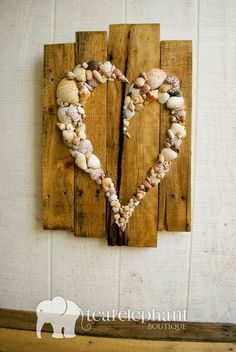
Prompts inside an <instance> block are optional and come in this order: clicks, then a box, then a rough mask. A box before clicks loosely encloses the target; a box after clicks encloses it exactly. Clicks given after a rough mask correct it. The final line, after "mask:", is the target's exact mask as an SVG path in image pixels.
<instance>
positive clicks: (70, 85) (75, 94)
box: [57, 78, 79, 105]
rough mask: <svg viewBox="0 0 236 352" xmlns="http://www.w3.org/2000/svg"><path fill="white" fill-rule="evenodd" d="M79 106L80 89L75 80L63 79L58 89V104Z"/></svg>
mask: <svg viewBox="0 0 236 352" xmlns="http://www.w3.org/2000/svg"><path fill="white" fill-rule="evenodd" d="M62 103H68V104H78V103H79V89H78V87H77V84H76V82H75V81H74V80H71V79H68V78H63V79H62V80H61V82H60V83H59V84H58V87H57V104H58V105H60V104H62Z"/></svg>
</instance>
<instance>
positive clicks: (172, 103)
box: [166, 97, 184, 109]
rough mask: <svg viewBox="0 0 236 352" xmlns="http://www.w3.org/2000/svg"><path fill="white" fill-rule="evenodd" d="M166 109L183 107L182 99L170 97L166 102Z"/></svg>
mask: <svg viewBox="0 0 236 352" xmlns="http://www.w3.org/2000/svg"><path fill="white" fill-rule="evenodd" d="M166 105H167V108H168V109H179V108H181V107H182V106H184V98H183V97H170V99H169V100H168V101H167V104H166Z"/></svg>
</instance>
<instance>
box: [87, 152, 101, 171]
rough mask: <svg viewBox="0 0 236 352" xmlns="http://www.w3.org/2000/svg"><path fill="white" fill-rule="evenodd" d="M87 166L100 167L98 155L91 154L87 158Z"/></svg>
mask: <svg viewBox="0 0 236 352" xmlns="http://www.w3.org/2000/svg"><path fill="white" fill-rule="evenodd" d="M88 167H89V168H91V169H100V167H101V163H100V160H99V159H98V157H97V156H96V155H94V154H91V155H90V156H89V158H88Z"/></svg>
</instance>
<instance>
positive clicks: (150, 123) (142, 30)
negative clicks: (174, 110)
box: [108, 24, 160, 247]
mask: <svg viewBox="0 0 236 352" xmlns="http://www.w3.org/2000/svg"><path fill="white" fill-rule="evenodd" d="M117 42H119V46H117ZM109 55H110V57H111V58H112V60H113V62H114V63H115V65H117V66H118V67H120V68H121V69H123V71H124V73H125V74H126V76H127V77H128V79H129V81H130V82H132V81H133V80H134V79H135V78H136V77H137V76H138V75H139V74H140V72H142V71H145V70H148V69H151V68H153V67H159V66H160V26H159V24H139V25H112V26H110V40H109ZM118 89H119V90H117V85H116V86H112V85H111V86H109V90H108V93H109V95H108V96H109V98H108V111H109V112H108V116H111V118H110V119H109V123H110V124H111V126H109V131H110V132H108V140H109V141H110V143H111V144H112V147H113V151H112V152H111V154H110V157H109V160H110V163H109V164H108V166H109V169H110V170H115V171H116V173H115V175H114V176H115V177H117V178H118V179H117V187H118V189H119V196H120V199H121V203H122V204H126V203H127V202H128V199H129V198H130V196H131V195H132V194H133V193H134V192H135V190H136V188H137V186H138V185H139V184H140V182H141V181H142V180H143V179H144V178H145V176H146V173H147V170H148V169H149V168H150V167H151V165H152V164H153V163H154V160H155V158H156V156H157V150H158V149H159V121H160V107H159V105H158V104H151V105H149V106H146V107H145V109H144V110H143V111H141V112H140V113H137V116H136V117H135V119H133V120H132V122H131V125H130V133H131V138H130V139H127V138H126V137H123V136H122V135H121V132H120V135H118V132H117V130H118V128H119V123H120V116H121V114H122V103H123V98H124V92H122V89H121V87H120V86H119V88H118ZM127 89H128V86H126V92H127ZM115 92H117V93H118V94H115ZM118 97H119V98H118ZM117 98H118V99H117ZM114 106H115V109H113V107H114ZM117 114H118V116H117ZM118 117H119V120H118V119H117V118H118ZM114 131H115V132H114ZM109 133H110V135H109ZM112 133H113V135H112V136H111V134H112ZM114 133H115V135H114ZM114 137H115V138H116V139H115V142H114V140H113V139H114ZM111 149H112V148H111ZM108 153H110V151H108ZM115 165H117V166H115ZM157 203H158V197H157V189H156V188H155V189H153V190H151V191H150V192H149V194H148V195H147V196H146V197H145V199H144V201H143V202H142V203H141V204H140V206H139V207H138V208H137V209H136V210H135V212H134V214H133V216H132V218H131V220H130V222H129V224H128V227H127V232H126V238H127V241H126V242H125V243H124V242H123V244H126V245H128V246H150V247H155V246H156V244H157V214H158V206H157V205H158V204H157ZM109 237H110V236H109Z"/></svg>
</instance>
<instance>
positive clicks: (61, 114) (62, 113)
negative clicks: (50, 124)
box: [57, 106, 71, 126]
mask: <svg viewBox="0 0 236 352" xmlns="http://www.w3.org/2000/svg"><path fill="white" fill-rule="evenodd" d="M67 109H68V108H65V107H62V106H60V107H59V108H58V110H57V117H58V120H59V121H60V122H61V123H64V125H66V126H67V125H68V123H71V118H70V117H69V116H67V115H66V112H67Z"/></svg>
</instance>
